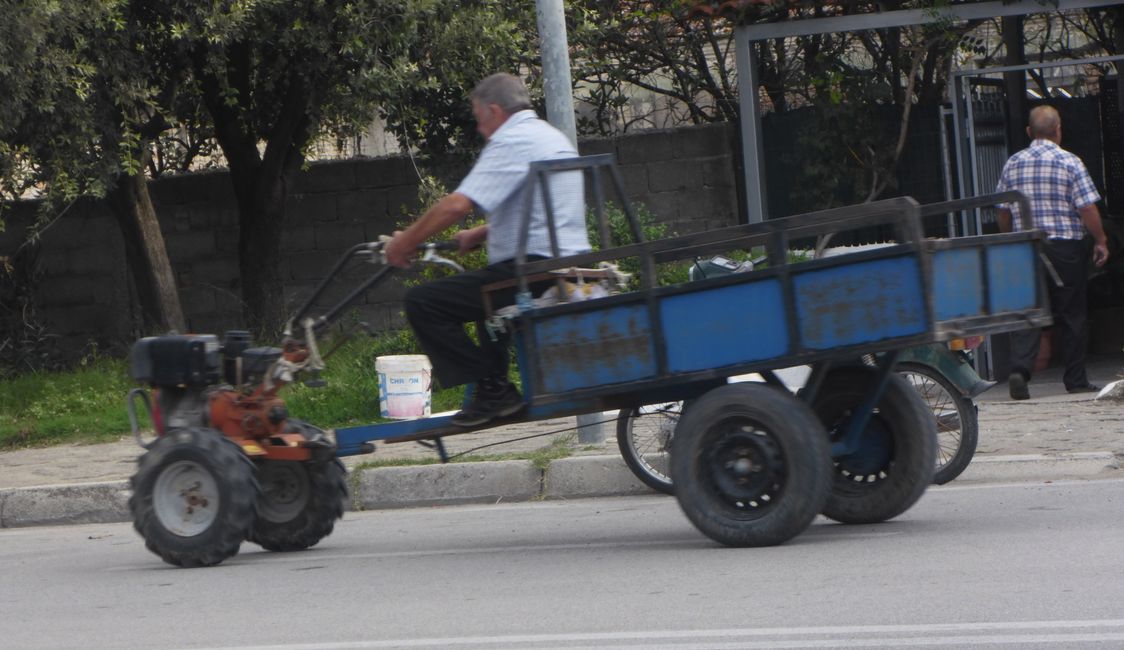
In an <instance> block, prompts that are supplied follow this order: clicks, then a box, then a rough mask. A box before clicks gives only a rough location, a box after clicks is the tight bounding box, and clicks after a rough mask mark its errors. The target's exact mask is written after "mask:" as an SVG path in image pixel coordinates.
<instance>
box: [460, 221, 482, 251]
mask: <svg viewBox="0 0 1124 650" xmlns="http://www.w3.org/2000/svg"><path fill="white" fill-rule="evenodd" d="M487 238H488V226H487V224H483V225H479V226H476V227H475V228H469V229H468V230H461V231H458V232H457V233H455V234H454V235H453V241H455V242H457V246H458V247H459V248H458V251H459V252H460V253H467V252H469V251H471V250H472V249H474V248H477V247H479V246H480V245H481V244H483V243H484V240H485V239H487Z"/></svg>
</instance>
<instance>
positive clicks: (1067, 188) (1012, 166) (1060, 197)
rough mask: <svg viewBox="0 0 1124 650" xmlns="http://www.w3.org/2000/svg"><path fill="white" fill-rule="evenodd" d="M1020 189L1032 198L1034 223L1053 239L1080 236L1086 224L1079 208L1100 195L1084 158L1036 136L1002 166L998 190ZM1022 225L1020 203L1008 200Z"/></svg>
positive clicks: (1016, 221) (1079, 237) (1094, 201)
mask: <svg viewBox="0 0 1124 650" xmlns="http://www.w3.org/2000/svg"><path fill="white" fill-rule="evenodd" d="M1008 190H1018V191H1020V192H1022V193H1023V194H1025V195H1026V198H1027V199H1029V200H1030V207H1031V212H1032V217H1033V219H1034V227H1035V228H1038V229H1040V230H1043V231H1045V233H1046V236H1047V237H1048V238H1050V239H1081V238H1082V237H1084V236H1085V225H1084V223H1083V222H1082V221H1081V216H1080V215H1078V214H1077V209H1078V208H1083V207H1085V206H1087V205H1092V204H1094V203H1096V202H1097V201H1099V200H1100V199H1101V195H1100V194H1098V193H1097V188H1096V187H1095V186H1094V185H1093V179H1091V178H1089V171H1088V170H1087V169H1085V164H1084V163H1082V162H1081V159H1080V158H1078V157H1077V156H1075V155H1073V154H1072V153H1070V152H1068V151H1066V150H1065V149H1062V148H1061V147H1059V146H1058V145H1056V144H1054V143H1053V142H1051V141H1050V140H1041V139H1039V140H1035V141H1034V142H1031V143H1030V146H1029V147H1027V148H1026V149H1023V150H1022V151H1020V152H1018V153H1016V154H1015V155H1013V156H1011V157H1010V158H1009V159H1008V160H1007V164H1006V165H1004V166H1003V174H1002V175H1001V176H1000V177H999V185H998V186H997V187H996V188H995V191H996V192H1006V191H1008ZM1000 207H1004V208H1007V209H1008V210H1010V211H1011V215H1012V217H1014V229H1015V230H1018V229H1019V206H1018V205H1016V204H1013V203H1011V204H1006V205H1002V206H1000Z"/></svg>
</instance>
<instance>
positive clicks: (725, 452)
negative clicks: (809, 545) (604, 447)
mask: <svg viewBox="0 0 1124 650" xmlns="http://www.w3.org/2000/svg"><path fill="white" fill-rule="evenodd" d="M830 471H831V457H830V449H829V445H828V441H827V433H826V432H825V431H824V428H823V425H822V424H821V423H820V421H819V420H818V419H817V418H816V416H815V414H814V413H813V412H812V411H811V409H809V408H808V406H807V405H805V404H804V403H803V402H801V401H799V400H798V399H796V398H795V397H793V396H792V395H790V394H788V393H786V392H783V391H781V390H778V389H776V388H773V387H770V386H766V385H763V384H753V383H739V384H729V385H726V386H721V387H719V388H715V389H714V390H712V391H710V392H708V393H706V394H705V395H703V396H702V397H701V398H699V400H698V401H697V402H694V403H692V405H691V408H690V409H689V410H687V411H686V412H685V413H684V414H683V418H682V419H681V420H680V421H679V427H678V428H677V429H676V431H675V436H674V438H673V439H672V453H671V475H672V479H673V482H674V484H675V496H676V498H677V499H678V500H679V505H680V507H681V508H682V509H683V512H684V513H685V514H686V515H687V518H688V519H690V520H691V522H692V523H693V524H695V526H696V527H697V528H698V529H699V530H700V531H702V532H703V533H704V534H705V535H707V536H708V537H710V538H711V539H713V540H715V541H717V542H720V543H722V544H726V545H727V546H772V545H775V544H781V543H784V542H786V541H788V540H789V539H791V538H793V537H795V536H796V535H798V534H800V533H801V532H803V531H804V530H805V529H806V528H807V527H808V526H809V525H810V524H811V523H812V520H813V519H814V518H815V516H816V515H817V514H818V513H819V512H820V510H821V509H822V508H823V504H824V502H825V500H826V499H827V492H828V487H829V484H830V483H829V476H830Z"/></svg>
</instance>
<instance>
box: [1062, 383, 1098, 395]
mask: <svg viewBox="0 0 1124 650" xmlns="http://www.w3.org/2000/svg"><path fill="white" fill-rule="evenodd" d="M1065 392H1067V393H1099V392H1101V387H1100V386H1094V385H1093V384H1085V385H1084V386H1073V387H1072V388H1066V389H1065Z"/></svg>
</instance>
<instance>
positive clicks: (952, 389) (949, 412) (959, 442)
mask: <svg viewBox="0 0 1124 650" xmlns="http://www.w3.org/2000/svg"><path fill="white" fill-rule="evenodd" d="M895 370H897V372H898V374H900V375H902V376H903V377H905V378H906V379H907V380H908V381H909V383H910V384H911V385H912V386H913V389H914V390H916V391H917V392H918V394H919V395H921V399H922V400H924V402H925V405H926V406H927V407H928V408H929V411H931V412H932V413H933V417H934V419H935V421H936V423H937V459H936V471H935V472H934V473H933V484H934V485H944V484H945V483H948V482H949V481H951V480H953V479H955V478H956V477H957V476H960V474H962V473H963V472H964V470H965V469H967V468H968V464H969V463H971V462H972V457H973V456H975V455H976V445H978V444H979V436H980V421H979V420H980V418H979V413H978V412H977V410H976V405H975V404H974V403H972V400H971V399H969V398H968V397H965V396H964V394H963V393H961V392H960V390H959V389H958V388H956V386H955V385H953V383H952V382H951V381H949V380H948V378H947V377H945V376H944V375H943V374H941V373H940V372H938V371H937V370H935V369H933V368H932V367H930V366H926V365H924V364H920V363H899V364H898V365H897V367H896V368H895Z"/></svg>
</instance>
